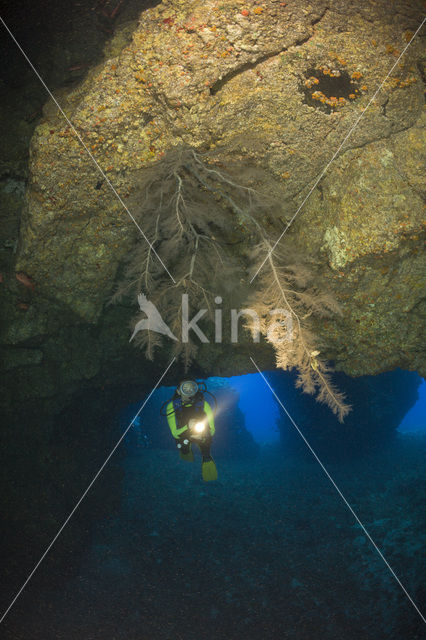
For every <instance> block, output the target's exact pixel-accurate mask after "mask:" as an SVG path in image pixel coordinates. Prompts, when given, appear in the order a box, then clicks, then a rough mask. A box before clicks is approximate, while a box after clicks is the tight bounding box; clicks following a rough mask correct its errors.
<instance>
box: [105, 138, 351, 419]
mask: <svg viewBox="0 0 426 640" xmlns="http://www.w3.org/2000/svg"><path fill="white" fill-rule="evenodd" d="M257 171H258V174H259V170H257ZM248 173H249V171H248V169H247V167H245V166H243V164H241V165H239V164H235V165H234V166H233V167H229V168H228V171H226V172H225V171H223V170H222V168H221V166H220V163H219V161H218V160H217V159H216V158H214V157H213V156H212V155H211V154H210V155H202V154H200V153H198V152H196V151H195V150H194V149H191V148H187V147H180V148H176V149H173V150H171V151H170V152H169V153H168V154H167V155H165V156H164V157H163V159H162V160H161V161H160V162H158V163H155V164H153V165H151V166H150V167H149V168H146V169H144V171H143V172H141V175H140V179H139V188H138V190H137V193H135V194H133V196H132V200H133V202H132V203H131V208H132V211H133V212H134V216H135V219H136V220H137V222H138V223H140V224H141V226H143V227H144V229H145V230H146V235H147V237H148V238H149V240H150V242H151V246H149V245H148V244H147V243H146V242H144V241H143V242H142V241H141V240H140V239H139V238H138V239H137V242H136V243H135V246H134V249H133V251H132V252H131V253H130V254H129V257H128V263H127V268H126V271H125V275H124V278H123V282H122V284H121V285H120V286H119V287H118V290H117V292H116V294H115V295H114V297H113V300H117V299H119V298H121V297H122V296H123V295H130V296H131V297H132V298H133V299H134V298H136V296H138V295H139V294H140V293H141V292H144V293H145V294H146V295H147V296H148V297H149V301H150V303H153V304H154V305H155V307H156V308H157V309H159V310H160V311H161V316H162V319H163V320H164V321H165V322H166V323H167V325H168V327H169V328H170V330H171V332H172V334H174V336H179V337H181V336H183V335H184V331H185V326H183V325H184V319H187V318H188V309H187V308H185V309H183V306H184V305H187V304H188V300H190V301H191V305H192V306H193V309H195V308H196V309H197V310H200V309H203V312H202V313H203V315H204V317H205V318H207V317H210V318H211V319H212V320H213V318H214V299H215V297H216V296H218V295H220V296H221V297H222V298H223V299H226V298H228V299H229V298H230V297H231V292H233V291H234V290H235V287H236V285H237V283H238V282H239V281H240V275H241V269H242V265H241V264H238V259H239V258H241V255H240V256H238V257H237V256H236V254H235V252H234V253H233V252H232V244H233V243H232V242H230V240H231V238H233V239H234V241H236V242H244V245H246V243H247V239H248V238H250V242H253V240H254V241H255V242H256V243H259V242H260V243H259V244H257V246H256V248H255V250H254V251H253V252H252V255H251V256H249V257H250V258H251V259H254V260H255V269H257V267H258V264H256V262H261V256H262V257H263V256H264V254H265V252H266V253H267V260H266V263H265V266H264V267H263V270H262V272H261V275H260V276H259V278H258V281H257V290H256V292H255V293H254V294H253V295H252V296H251V298H250V300H249V306H250V307H251V308H252V309H253V311H254V312H256V314H257V317H258V319H259V323H258V322H257V319H253V317H252V321H253V322H252V325H251V326H250V327H249V328H250V329H251V330H252V332H254V330H255V326H256V327H257V326H258V324H260V331H261V333H262V334H263V335H264V336H265V338H266V340H267V341H268V342H269V343H271V344H272V345H273V347H274V349H275V352H276V362H277V366H278V367H280V368H282V369H289V368H294V367H295V368H297V370H298V372H299V376H298V382H297V385H298V386H299V387H301V388H302V390H303V391H305V392H306V393H316V394H317V399H318V400H319V401H320V402H325V403H326V404H328V405H329V406H330V407H331V409H332V410H333V411H334V412H335V413H336V414H337V415H338V417H339V419H340V420H342V419H343V417H344V416H345V415H346V414H347V412H348V411H349V407H348V405H347V404H346V402H345V398H344V396H343V394H341V393H340V392H339V391H337V390H336V389H335V388H334V387H333V385H332V383H331V381H330V376H329V373H330V368H329V367H328V366H327V365H326V364H325V363H324V362H321V361H320V360H318V358H317V356H318V355H319V351H318V340H317V338H316V336H314V335H313V333H312V331H311V330H310V329H309V316H311V315H317V316H320V317H321V316H329V315H331V314H333V313H338V312H339V309H338V306H337V304H336V303H335V301H334V300H333V299H332V298H331V296H329V295H326V294H324V293H322V292H321V291H319V290H318V289H315V288H314V287H313V286H312V285H311V281H312V275H311V271H310V270H309V269H308V267H307V265H306V261H305V264H304V263H303V261H302V260H301V259H300V257H299V258H297V256H295V255H293V254H292V253H291V252H289V251H288V250H284V249H282V248H279V247H278V248H276V249H275V250H274V252H272V247H271V244H270V242H269V240H268V238H267V236H266V234H265V232H264V227H263V224H261V222H260V221H261V220H262V222H263V223H264V221H265V217H266V216H268V215H269V214H270V211H271V209H272V208H273V207H274V206H278V204H277V202H274V200H273V199H272V198H271V197H269V198H267V197H266V196H265V195H264V194H261V193H259V192H258V191H257V190H256V189H255V188H252V187H248V186H244V182H247V176H248ZM258 177H259V175H258ZM153 249H155V252H157V253H158V255H159V256H160V257H161V259H162V260H163V261H164V262H165V263H167V265H168V268H170V269H171V271H172V272H173V277H174V279H175V281H174V282H173V281H172V280H171V279H170V278H169V277H168V276H166V275H165V273H164V271H163V269H162V267H161V264H160V262H159V261H158V258H157V256H156V255H155V253H154V251H153ZM183 312H185V313H183ZM280 313H281V314H283V313H284V315H285V316H286V318H287V320H290V321H291V325H292V328H291V331H290V330H289V323H288V322H282V323H281V324H280V322H277V321H276V318H277V317H279V314H280ZM254 315H255V314H254ZM144 318H146V313H145V310H144V309H143V308H142V310H141V312H140V313H139V314H138V315H137V316H136V317H135V318H134V320H133V323H132V324H133V326H135V325H137V323H138V322H142V321H143V320H144ZM141 326H142V325H141ZM143 326H144V328H147V329H148V330H146V331H140V332H134V336H135V343H136V344H138V345H139V346H141V347H143V348H145V350H146V355H147V357H148V358H151V359H152V358H153V354H154V350H155V347H157V346H160V345H161V343H162V339H163V338H162V336H161V335H160V334H158V333H155V332H153V331H151V330H149V326H147V325H146V323H144V324H143ZM199 337H200V336H199ZM173 352H174V355H176V356H180V357H182V358H183V360H184V362H185V366H186V367H188V366H189V364H190V362H191V360H192V359H193V358H194V355H195V353H196V343H194V341H193V340H192V339H191V338H190V337H189V336H188V339H182V340H180V339H178V340H176V341H175V342H174V343H173Z"/></svg>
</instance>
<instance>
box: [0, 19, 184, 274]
mask: <svg viewBox="0 0 426 640" xmlns="http://www.w3.org/2000/svg"><path fill="white" fill-rule="evenodd" d="M0 21H1V22H2V24H3V26H4V28H5V29H6V31H7V32H8V34H9V35H10V37H11V38H12V40H13V41H14V43H15V44H16V46H17V47H18V49H19V51H20V52H21V53H22V55H23V56H24V58H25V60H26V61H27V62H28V64H29V65H30V67H31V69H32V70H33V71H34V73H35V74H36V76H37V78H38V79H39V80H40V82H41V84H42V85H43V87H44V88H45V89H46V91H47V93H48V94H49V96H50V97H51V99H52V100H53V102H54V103H55V104H56V106H57V107H58V109H59V111H60V112H61V114H62V115H63V117H64V118H65V120H66V121H67V123H68V124H69V126H70V127H71V129H72V130H73V132H74V134H75V136H76V137H77V139H78V141H79V142H80V144H81V145H82V146H83V148H84V149H85V151H86V153H87V154H88V155H89V157H90V159H91V160H92V162H93V164H94V165H95V166H96V168H97V169H98V171H99V173H100V174H101V175H102V177H103V179H104V180H105V182H106V183H107V185H108V186H109V188H110V189H111V191H112V192H113V194H114V195H115V197H116V198H117V200H118V201H119V203H120V204H121V206H122V207H123V208H124V210H125V211H126V212H127V214H128V216H129V217H130V219H131V220H132V221H133V223H134V224H135V225H136V227H137V229H138V230H139V231H140V233H141V234H142V237H143V238H144V239H145V240H146V242H147V243H148V244H149V247H150V249H151V251H152V252H153V253H154V255H155V256H156V257H157V259H158V260H159V262H160V263H161V266H162V267H163V269H164V270H165V271H166V273H167V275H168V276H169V277H170V278H171V280H172V281H173V283H174V284H176V280H175V279H174V278H173V276H172V274H171V273H170V271H169V270H168V269H167V267H166V265H165V264H164V262H163V261H162V259H161V258H160V256H159V255H158V253H157V252H156V250H155V249H154V247H153V246H152V244H151V242H150V241H149V240H148V238H147V236H146V235H145V233H144V232H143V230H142V229H141V227H140V226H139V224H138V222H137V220H136V219H135V217H134V216H133V214H132V213H131V212H130V211H129V209H128V207H127V205H126V204H125V203H124V202H123V200H122V198H121V196H120V195H119V194H118V192H117V190H116V189H115V187H114V186H113V184H112V183H111V181H110V179H109V178H108V176H107V175H106V173H105V172H104V171H103V169H102V168H101V166H100V165H99V163H98V162H97V160H95V158H94V156H93V154H92V153H91V151H90V149H89V148H88V147H87V145H86V143H85V142H84V140H83V139H82V137H81V136H80V134H79V133H78V131H77V129H76V128H75V127H74V125H73V123H72V122H71V120H70V119H69V118H68V116H67V115H66V113H65V111H64V110H63V109H62V107H61V105H60V104H59V102H58V101H57V100H56V98H55V96H54V95H53V93H52V92H51V91H50V89H49V87H48V86H47V84H46V83H45V81H44V80H43V78H42V77H41V75H40V74H39V72H38V71H37V69H36V68H35V66H34V65H33V63H32V62H31V60H30V59H29V57H28V56H27V54H26V53H25V51H24V50H23V48H22V47H21V45H20V44H19V42H18V41H17V39H16V38H15V36H14V35H13V33H12V32H11V30H10V29H9V27H8V26H7V24H6V23H5V21H4V20H3V18H2V17H1V16H0Z"/></svg>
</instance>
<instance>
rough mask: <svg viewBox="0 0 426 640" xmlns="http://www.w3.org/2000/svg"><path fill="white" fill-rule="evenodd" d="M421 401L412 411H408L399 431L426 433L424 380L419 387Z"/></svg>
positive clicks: (425, 386) (418, 401)
mask: <svg viewBox="0 0 426 640" xmlns="http://www.w3.org/2000/svg"><path fill="white" fill-rule="evenodd" d="M418 393H419V399H418V400H417V402H416V404H415V405H414V407H412V409H410V411H408V412H407V413H406V414H405V416H404V419H403V420H402V422H401V424H400V425H399V427H398V431H400V432H401V433H409V432H414V431H426V381H425V380H423V382H422V384H421V385H420V387H419V391H418Z"/></svg>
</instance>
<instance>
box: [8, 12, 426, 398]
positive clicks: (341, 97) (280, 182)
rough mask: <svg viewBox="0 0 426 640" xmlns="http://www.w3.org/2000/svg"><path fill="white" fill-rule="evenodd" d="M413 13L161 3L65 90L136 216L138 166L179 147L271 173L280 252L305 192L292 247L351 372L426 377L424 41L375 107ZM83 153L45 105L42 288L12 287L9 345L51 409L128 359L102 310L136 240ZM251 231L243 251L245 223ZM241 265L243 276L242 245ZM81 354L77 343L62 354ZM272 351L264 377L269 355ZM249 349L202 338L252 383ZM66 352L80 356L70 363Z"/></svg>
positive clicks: (24, 231)
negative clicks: (314, 263) (312, 280)
mask: <svg viewBox="0 0 426 640" xmlns="http://www.w3.org/2000/svg"><path fill="white" fill-rule="evenodd" d="M419 7H420V4H419V5H417V4H416V3H408V2H407V3H404V2H402V3H398V4H396V5H395V6H394V7H393V8H392V10H390V9H389V3H388V2H385V1H384V0H383V1H382V2H375V3H370V2H367V1H365V2H360V3H356V6H355V5H352V4H348V3H346V2H345V3H342V2H339V1H338V0H335V1H331V2H325V1H323V0H317V1H312V2H310V3H309V4H307V3H304V2H300V1H299V0H293V1H291V0H290V1H289V2H287V3H283V2H276V1H274V0H268V1H265V2H262V3H261V2H254V1H252V0H247V1H246V2H240V1H237V0H233V1H231V0H223V1H222V2H220V3H215V2H212V1H208V2H202V3H201V2H199V1H194V0H166V1H164V2H162V3H160V4H158V5H157V6H155V7H153V8H150V9H148V10H146V11H144V12H143V13H142V14H141V17H140V20H139V23H138V24H137V26H135V29H134V32H133V36H132V40H131V42H130V44H128V45H127V46H125V47H124V48H122V46H123V42H122V41H120V42H121V44H117V43H116V44H115V45H114V43H112V44H111V46H110V48H109V54H110V55H114V54H115V53H116V52H117V51H120V53H119V54H118V55H117V56H116V57H111V58H108V59H106V60H105V61H104V62H102V63H100V64H99V65H97V66H96V67H94V68H93V69H91V70H90V71H89V72H88V74H87V76H86V78H85V80H84V81H83V82H82V83H81V84H80V85H77V86H74V87H73V88H72V89H66V90H60V91H58V92H56V97H57V100H58V102H59V103H60V105H61V106H62V108H63V109H64V111H65V112H66V114H67V116H68V118H69V119H70V121H71V122H72V124H73V126H74V127H75V128H76V129H77V131H78V134H79V136H80V137H81V139H82V141H83V142H84V144H85V145H86V148H87V150H88V151H89V152H90V153H91V154H93V158H94V159H96V162H97V163H99V166H100V167H101V168H102V171H103V172H104V173H105V175H106V176H108V179H109V180H110V181H111V184H112V185H113V186H114V189H116V192H117V193H118V194H119V196H120V198H121V199H122V202H124V203H126V202H131V201H132V198H131V196H132V193H134V192H135V191H137V183H138V176H140V172H141V170H142V171H143V168H144V167H146V166H148V165H150V164H151V163H152V162H154V161H158V160H161V157H162V154H164V153H165V152H167V150H168V149H170V148H172V147H174V146H176V145H179V144H184V145H188V146H191V147H194V148H196V149H200V150H203V151H208V150H212V149H215V152H216V153H218V154H219V157H222V158H223V164H224V166H225V167H226V163H227V161H228V160H231V161H232V160H235V159H238V160H241V159H242V160H243V161H246V162H247V163H248V164H250V165H251V166H257V167H259V169H260V170H261V172H259V175H262V176H268V178H267V179H266V181H265V182H264V184H263V185H259V188H260V189H262V187H263V188H264V189H265V190H266V191H268V190H269V189H271V188H272V187H273V188H274V189H278V191H279V193H280V196H281V201H282V207H281V210H280V211H274V212H273V216H272V217H271V219H270V220H268V221H267V222H268V226H267V229H266V230H267V233H268V234H269V236H270V237H271V238H272V239H275V238H277V237H278V236H279V235H280V233H281V232H282V230H283V229H284V227H285V224H286V221H288V220H289V219H290V218H291V217H292V216H293V214H294V213H295V212H296V211H297V209H298V207H299V206H300V205H301V204H302V203H303V201H304V199H305V197H306V196H307V195H308V194H309V191H310V190H311V189H312V188H313V192H312V194H310V196H309V198H308V200H307V201H306V203H305V204H303V207H302V209H301V211H300V213H299V214H298V216H297V218H296V220H295V222H294V224H293V225H292V226H291V227H290V230H289V231H288V233H287V239H288V240H289V241H290V242H291V243H293V244H295V245H297V246H298V247H299V248H300V250H301V252H302V253H303V252H304V253H305V254H306V255H307V256H309V257H311V258H314V259H316V260H318V278H319V280H321V282H322V285H323V286H325V287H329V288H330V289H331V290H332V291H333V292H334V294H335V296H336V297H337V299H338V300H339V302H340V303H341V305H342V309H343V317H342V318H338V319H336V320H335V321H332V322H331V321H329V322H327V323H323V322H319V323H317V326H316V330H317V333H318V336H319V338H320V339H321V341H322V343H323V346H322V347H321V348H322V352H323V355H324V356H325V357H329V358H331V359H334V360H335V362H336V364H337V367H338V368H339V369H341V370H343V371H345V372H346V373H349V374H351V375H362V374H369V373H377V372H379V371H384V370H388V369H392V368H394V367H397V366H399V367H402V368H407V369H417V370H418V371H420V372H422V371H423V372H424V369H423V368H422V366H423V365H422V361H421V338H420V327H421V325H420V323H421V310H422V302H421V300H422V293H421V286H422V268H423V267H422V264H423V263H422V260H423V258H422V254H421V253H420V248H419V247H420V243H419V238H420V233H421V230H422V206H423V205H422V191H421V174H420V163H421V150H422V149H421V142H422V137H421V136H422V131H423V129H422V120H421V116H420V114H421V110H422V106H423V95H422V90H423V82H422V75H421V67H420V60H421V51H420V44H419V41H418V38H416V39H415V40H414V41H413V43H412V44H411V45H410V47H409V48H408V50H407V52H406V53H405V54H404V56H403V57H402V59H401V61H399V62H398V64H397V65H396V68H395V69H394V70H393V71H392V73H391V75H390V76H389V77H388V78H387V79H386V80H385V82H384V86H383V89H382V90H381V91H380V92H378V93H377V95H375V92H376V89H377V88H378V87H379V85H380V84H381V83H382V82H383V80H384V79H385V78H386V77H387V75H388V74H389V71H390V70H391V68H392V67H393V65H394V64H395V62H396V61H397V60H398V56H399V54H400V53H401V52H402V51H403V49H404V47H405V46H406V45H407V43H408V42H409V41H410V39H411V37H412V35H413V33H414V32H415V30H416V28H417V26H418V25H419V23H420V9H419ZM132 26H133V25H132ZM130 30H131V29H130V27H127V31H130ZM126 33H127V32H126ZM127 35H128V34H127ZM373 96H374V98H373ZM371 98H373V100H372V102H371V103H370V101H371ZM367 107H368V108H367ZM364 110H365V113H364ZM361 116H362V117H361ZM355 125H356V127H355V129H354V130H353V132H352V133H351V134H350V135H348V136H347V134H348V132H349V131H350V130H351V129H352V128H353V127H354V126H355ZM345 136H347V138H346V139H345ZM343 142H344V144H343V145H342V143H343ZM341 145H342V148H341V149H340V152H339V155H338V157H337V159H336V160H335V161H334V162H333V163H332V164H331V166H330V168H329V169H328V170H327V172H326V174H325V176H324V177H323V178H322V179H321V181H320V182H319V184H318V185H315V182H316V180H318V178H319V177H320V176H321V173H322V171H323V169H324V168H325V167H326V166H327V163H328V162H329V161H330V160H331V159H332V157H333V154H334V153H335V152H336V151H337V150H338V149H339V148H340V146H341ZM87 150H85V149H84V148H83V147H82V144H81V142H80V141H79V140H77V138H76V136H75V134H74V132H73V130H72V128H71V127H70V125H69V123H67V122H66V121H65V120H64V118H63V116H62V115H61V113H59V111H58V108H57V106H56V105H55V104H54V103H53V102H52V101H49V102H48V103H47V104H46V106H45V109H44V117H43V119H42V121H41V122H40V124H39V125H38V127H37V129H36V131H35V134H34V136H33V139H32V142H31V149H30V167H29V172H30V178H29V183H28V187H27V192H26V206H25V209H24V212H23V215H22V221H21V231H20V239H19V246H18V249H17V259H16V263H15V265H14V269H15V272H18V273H23V274H25V275H26V276H28V277H29V278H30V284H29V285H28V286H26V287H25V286H23V285H22V284H19V283H17V282H16V281H15V280H14V274H13V273H12V274H11V275H10V282H11V284H10V287H9V288H10V290H11V291H12V294H13V295H12V298H10V299H7V300H6V302H5V312H4V313H5V322H4V326H3V333H2V341H3V344H4V345H6V346H7V348H8V352H9V354H8V366H9V367H10V366H12V365H13V362H11V360H13V355H11V354H12V353H13V350H14V349H16V348H19V351H20V354H19V362H18V360H17V361H16V364H17V369H16V371H19V366H21V365H22V363H23V362H26V363H28V366H29V367H31V371H33V374H32V375H35V376H38V380H39V381H41V380H46V384H45V389H44V392H43V393H41V395H42V396H44V397H50V396H53V395H55V393H58V392H60V391H61V390H64V389H66V388H67V385H68V384H69V385H70V389H71V388H74V386H75V385H77V384H78V381H79V380H80V381H84V380H86V381H87V379H90V378H91V379H92V381H93V384H94V385H96V384H98V382H97V380H99V381H100V380H102V379H103V378H104V377H105V375H106V373H105V372H106V371H108V367H110V368H111V370H113V371H114V374H118V369H119V367H118V369H117V367H116V365H117V362H118V361H122V362H123V361H124V360H126V359H128V357H129V348H128V347H127V346H126V343H127V340H128V334H127V331H128V324H127V323H128V319H129V317H130V315H131V312H130V310H126V309H122V308H121V309H119V310H118V311H117V312H112V311H111V310H110V309H107V310H105V302H106V300H107V299H108V297H109V295H110V293H111V290H112V288H113V284H114V280H115V278H116V273H117V269H118V267H119V265H120V263H121V261H122V259H123V257H124V256H125V255H126V254H127V252H128V250H129V247H130V245H131V242H132V239H133V238H134V234H135V228H134V225H133V222H132V221H131V220H130V218H129V216H128V214H127V212H126V211H125V210H124V208H123V205H122V203H120V202H119V200H118V198H117V197H116V195H115V194H114V193H113V192H112V190H111V188H110V187H109V186H108V184H107V183H106V182H105V180H104V179H103V176H102V175H101V173H100V172H99V170H98V168H97V167H96V166H95V165H94V163H93V161H92V159H91V158H90V157H89V154H88V153H87ZM265 222H266V221H265ZM232 225H233V221H232V220H230V229H231V227H232ZM241 238H243V239H244V243H242V244H241V245H240V246H241V247H243V246H249V245H250V241H251V238H250V237H246V238H245V237H244V230H241ZM141 241H143V240H142V239H141ZM236 251H237V250H236ZM236 257H237V258H238V259H239V260H240V263H241V278H242V279H243V280H244V279H245V278H247V268H248V267H249V265H248V264H247V260H246V256H245V255H244V250H243V249H242V250H241V252H239V249H238V253H236ZM164 258H165V260H166V256H165V257H164ZM168 267H170V270H171V271H172V270H173V264H168ZM12 281H13V282H12ZM254 286H256V282H255V283H254ZM17 290H18V293H19V294H20V298H19V300H20V302H19V305H20V306H17V305H16V296H17ZM13 296H14V297H13ZM88 323H89V324H88ZM91 325H94V326H91ZM67 326H70V329H69V330H68V329H67V328H66V327H67ZM88 336H90V339H89V337H88ZM52 341H53V343H55V344H56V345H57V346H58V350H57V352H56V354H54V353H53V351H54V350H53V351H52V349H51V348H50V347H49V344H52ZM80 341H81V342H82V343H83V342H84V344H85V345H86V347H85V348H83V349H74V348H71V349H68V347H67V345H75V344H77V343H78V342H80ZM91 345H92V346H91ZM28 347H30V349H28ZM92 347H93V348H92ZM24 348H25V351H24ZM31 349H35V351H34V352H33V351H31ZM40 351H41V352H42V353H43V358H42V359H41V358H40V353H39V352H40ZM243 352H244V353H243ZM262 353H263V356H259V357H260V358H261V359H262V363H261V364H262V365H263V364H264V365H265V366H269V367H271V366H272V364H273V358H272V353H271V351H270V350H266V351H264V352H262ZM79 354H80V355H81V358H80V355H79ZM163 355H164V357H166V356H167V354H163ZM245 355H246V354H245V351H244V345H243V346H241V347H239V350H237V351H236V352H235V353H234V354H232V352H231V350H229V349H228V347H226V348H224V349H221V348H220V346H219V345H209V346H208V347H205V348H204V349H201V350H200V357H199V361H198V363H197V366H198V367H199V368H200V369H203V368H205V367H206V363H208V366H209V371H208V373H221V374H232V373H237V372H240V373H241V372H243V371H244V370H246V371H247V370H250V364H249V361H248V359H247V358H246V357H245ZM138 357H139V359H141V356H138ZM64 358H65V361H70V362H71V361H75V363H74V364H72V365H70V367H64V366H63V365H62V364H61V365H59V364H58V362H62V361H63V359H64ZM246 360H247V363H246V364H243V361H244V363H245V362H246ZM114 363H115V364H114ZM142 364H143V363H142V362H141V366H142ZM47 365H48V366H47ZM58 366H59V367H60V371H61V374H60V375H59V376H57V371H58ZM117 366H118V365H117ZM235 367H237V368H238V371H237V370H236V368H235ZM36 372H39V374H37V373H36ZM79 372H80V373H79ZM121 373H122V372H121ZM28 375H29V374H28ZM25 376H26V374H25V375H24V374H23V375H22V376H21V377H22V379H24V378H25ZM30 377H31V376H30ZM22 384H23V385H24V386H25V382H22ZM40 384H41V383H40ZM84 384H85V383H84ZM42 386H43V385H42ZM18 388H22V387H19V386H18ZM22 395H25V394H24V393H23V392H22Z"/></svg>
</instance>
